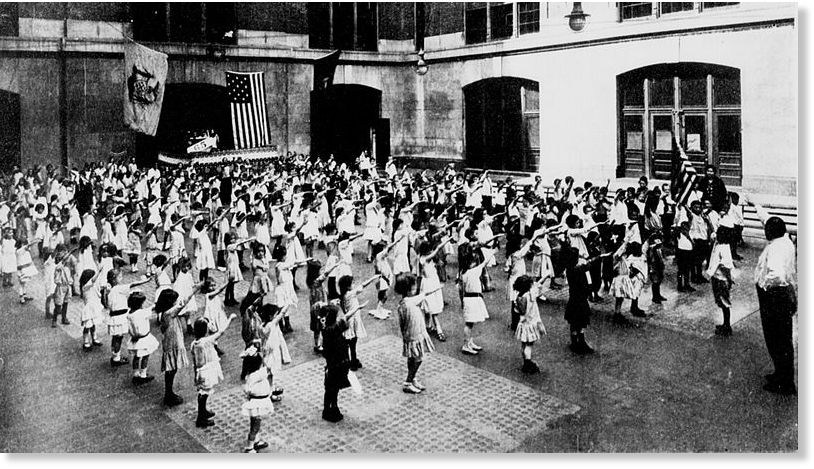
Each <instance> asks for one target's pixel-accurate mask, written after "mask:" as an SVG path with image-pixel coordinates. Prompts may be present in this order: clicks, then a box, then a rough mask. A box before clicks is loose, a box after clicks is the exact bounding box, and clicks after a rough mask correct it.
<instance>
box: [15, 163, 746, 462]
mask: <svg viewBox="0 0 814 469" xmlns="http://www.w3.org/2000/svg"><path fill="white" fill-rule="evenodd" d="M371 167H372V164H371V162H370V160H369V159H368V157H367V156H366V155H364V154H363V155H362V156H361V157H360V159H359V160H358V161H357V164H350V165H348V164H345V163H339V162H337V161H336V160H334V159H333V158H332V157H331V158H328V159H317V158H313V159H310V158H307V157H305V156H304V155H299V156H298V155H289V157H287V158H280V159H277V160H273V161H268V160H264V161H254V162H251V161H246V162H236V163H233V164H230V165H228V166H218V165H211V166H202V165H183V166H177V167H167V168H163V169H158V168H149V169H146V170H145V169H142V168H138V167H136V165H135V164H134V163H132V162H129V163H123V162H112V161H111V162H107V163H97V164H92V165H89V166H88V167H86V168H85V169H83V170H82V171H71V172H69V173H68V174H66V175H58V174H57V172H56V171H54V169H53V168H33V169H31V170H29V171H28V172H27V173H23V172H22V171H19V170H17V171H15V172H14V173H13V174H11V175H9V176H7V177H5V183H4V184H3V185H2V192H3V193H2V198H1V199H0V200H1V201H0V225H2V243H0V271H2V276H3V285H4V286H10V285H12V278H13V274H15V273H16V274H17V279H18V284H19V298H20V302H21V303H25V302H26V301H29V300H30V299H31V297H30V296H29V295H28V292H27V290H26V285H27V283H28V282H30V281H31V280H32V279H33V278H36V277H37V276H39V275H40V274H39V271H38V269H37V268H36V267H35V265H34V261H33V259H32V254H31V251H30V250H31V248H33V247H35V246H36V247H37V254H38V255H39V258H40V260H41V261H42V266H43V267H42V270H43V274H42V275H43V276H44V280H45V282H44V285H45V295H46V304H45V312H46V316H49V317H50V318H51V321H52V325H53V326H54V327H56V325H57V322H58V321H59V320H60V319H61V321H62V323H63V324H68V323H69V321H68V317H67V312H68V308H69V305H71V304H73V303H72V302H71V297H72V294H75V295H78V296H80V297H81V302H82V305H81V306H77V307H80V308H81V313H80V314H79V317H80V320H81V323H82V324H81V325H82V328H83V342H82V346H83V347H84V348H85V349H86V350H93V348H94V346H99V345H101V342H100V341H99V339H98V336H97V330H98V329H99V328H101V327H102V325H104V324H107V331H108V334H109V335H110V336H111V358H110V363H111V365H112V366H114V367H115V366H120V365H123V364H125V363H128V358H127V357H126V356H124V355H123V353H122V345H123V343H124V338H125V336H126V335H128V336H129V344H128V345H127V346H126V347H127V350H128V351H129V352H130V355H131V360H132V368H133V383H134V384H136V385H141V384H144V383H148V382H150V381H151V380H152V379H153V378H152V377H151V376H148V375H147V361H148V358H149V356H150V355H151V354H152V353H153V352H155V351H156V350H157V349H158V348H159V345H160V346H161V349H162V352H161V371H162V372H163V373H164V385H165V394H164V404H165V405H168V406H172V405H177V404H179V403H181V402H182V401H183V399H181V397H180V396H178V395H177V394H176V393H175V392H174V390H173V383H174V379H175V375H176V373H177V371H179V370H181V369H184V368H186V367H188V366H189V365H190V362H189V359H188V355H187V354H188V350H187V346H186V345H185V341H184V339H185V337H186V336H189V337H190V338H192V339H193V341H192V344H191V347H190V351H191V355H192V363H191V365H192V368H193V371H194V379H195V384H196V387H197V390H198V415H197V419H196V425H198V426H199V427H207V426H210V425H212V420H211V419H212V417H213V415H214V414H213V413H212V412H210V411H209V410H208V409H207V399H208V396H209V395H210V394H211V393H212V391H213V389H214V387H215V385H217V383H218V382H220V381H221V380H222V379H223V375H222V373H221V368H220V364H219V362H220V357H221V355H223V352H222V351H221V350H220V348H219V347H218V342H217V341H218V337H220V336H221V335H222V334H223V333H224V332H225V331H226V330H227V328H228V327H229V324H230V322H231V320H232V319H233V318H235V317H239V318H240V321H241V335H242V338H243V340H244V343H245V345H246V350H245V351H244V352H243V353H242V354H241V358H242V359H243V372H242V374H241V375H242V376H241V377H242V379H243V380H244V381H245V389H246V396H247V401H246V404H244V406H243V409H242V410H243V413H244V414H246V415H247V416H248V417H249V418H250V432H249V436H248V441H247V445H246V451H249V452H251V451H256V450H258V449H261V448H263V447H265V446H266V445H267V444H266V443H265V442H263V441H262V440H259V439H258V433H259V431H260V420H261V418H262V417H263V416H265V415H267V414H268V413H270V412H272V411H273V404H272V401H278V400H279V399H281V395H282V392H283V391H282V388H280V387H275V386H273V383H274V375H275V374H277V373H278V372H279V370H280V369H281V366H282V365H284V364H287V363H290V361H291V357H290V354H289V351H288V347H287V345H286V338H285V334H288V333H291V332H292V331H293V328H292V327H291V323H290V320H289V318H290V317H291V316H292V315H293V314H296V311H297V310H301V309H303V307H301V306H300V302H299V300H298V294H297V291H298V290H299V283H298V278H299V277H298V272H302V271H303V270H305V271H306V274H305V275H304V281H305V285H306V287H307V288H308V291H309V299H310V301H309V305H308V309H309V311H310V318H311V319H310V330H311V332H312V333H313V344H314V352H315V353H318V354H321V355H322V356H323V357H324V358H325V360H326V372H325V401H324V410H323V414H322V415H323V418H325V419H326V420H329V421H332V422H336V421H339V420H341V419H342V414H341V412H340V411H339V408H338V404H337V398H338V392H339V390H341V389H343V388H345V387H348V386H349V385H350V383H349V378H348V376H349V373H351V372H352V371H358V370H359V369H361V368H362V367H363V364H362V363H361V361H360V360H359V356H358V353H357V347H358V341H359V340H363V339H364V338H365V337H366V336H367V332H366V329H365V325H364V314H363V313H362V311H363V307H364V304H360V301H359V295H360V294H362V292H363V291H364V290H365V289H366V287H367V286H368V285H371V284H374V283H375V284H376V287H377V292H378V294H377V304H376V307H375V308H374V309H370V310H369V313H370V315H372V316H373V317H375V318H378V319H387V318H388V317H389V313H390V311H389V310H387V309H386V308H385V305H386V303H387V301H388V291H389V290H390V288H391V287H392V288H393V290H394V291H395V293H396V294H398V295H399V297H400V299H399V300H398V302H397V306H396V309H397V312H398V314H397V316H398V322H399V325H400V329H401V333H402V336H403V339H404V348H403V355H404V356H405V358H406V359H407V378H406V380H405V382H404V384H403V390H404V392H406V393H411V394H418V393H421V392H422V391H424V390H425V389H426V387H425V386H424V385H423V384H422V383H421V382H420V381H419V380H418V379H417V378H416V375H417V372H418V369H419V366H420V365H421V361H422V359H423V358H424V357H425V356H426V355H427V354H429V353H432V352H433V350H434V347H435V346H434V344H433V339H432V336H431V335H430V334H432V335H433V336H434V337H435V338H436V339H437V340H439V341H446V340H447V335H446V333H445V327H444V325H442V323H444V324H445V325H446V326H447V329H448V327H451V325H450V323H452V322H454V321H455V319H453V318H454V317H458V318H460V319H458V323H459V324H460V326H461V327H462V331H463V337H464V338H463V342H462V345H461V352H462V353H464V354H467V355H478V354H479V353H482V352H483V347H482V346H481V345H479V344H478V343H477V342H476V332H475V331H476V326H477V324H479V323H482V322H483V321H485V320H487V319H488V318H489V312H488V310H487V307H486V302H485V301H484V295H486V294H488V293H489V292H491V291H493V290H494V288H493V276H494V275H498V274H497V273H496V272H494V270H495V266H496V265H497V262H496V254H498V250H499V248H500V246H501V243H500V240H501V238H504V237H505V243H504V244H503V246H505V259H506V263H505V272H506V274H507V276H508V282H507V290H508V291H507V297H508V303H507V304H508V309H509V310H510V311H511V317H512V320H511V324H510V325H509V327H510V329H512V331H514V338H515V340H517V341H518V342H519V343H520V349H521V357H522V368H521V369H522V371H523V372H525V373H536V372H538V371H539V367H538V365H537V364H536V363H535V362H534V361H532V347H533V345H534V343H535V342H537V341H538V340H540V339H541V338H542V337H543V336H544V335H545V334H546V328H545V326H544V325H543V322H542V319H541V316H540V311H539V307H538V301H545V300H546V296H545V295H546V293H547V292H548V291H549V290H552V289H554V290H556V289H560V288H562V282H567V285H568V288H569V299H568V303H567V305H566V306H565V320H566V321H567V322H568V324H569V328H570V338H571V345H570V348H571V350H572V351H573V352H574V353H576V354H588V353H592V352H593V348H592V347H591V346H590V345H589V344H588V342H587V340H586V337H585V332H586V328H587V327H588V325H589V323H590V316H591V307H590V303H591V302H597V301H601V300H602V298H601V296H600V295H601V293H602V292H603V291H604V292H605V293H606V294H608V295H612V296H613V298H614V301H615V307H614V315H613V319H614V321H616V322H618V323H620V324H630V320H629V319H627V318H626V317H625V316H624V315H623V314H622V311H621V307H622V305H623V304H624V302H625V301H626V300H630V314H631V315H632V316H636V317H643V316H646V315H647V312H645V311H644V310H643V309H642V308H641V307H640V306H639V300H640V298H641V297H642V295H643V294H644V292H645V289H646V286H647V284H648V283H649V284H650V289H651V292H652V302H653V303H657V304H658V303H661V302H662V301H665V298H664V297H663V296H662V295H661V285H662V283H663V281H664V271H665V262H666V261H665V257H666V254H665V251H664V250H665V249H667V250H669V252H674V253H675V260H676V263H677V266H678V275H677V284H676V285H677V290H678V292H688V291H692V290H693V287H692V286H691V283H694V284H696V285H697V284H700V283H706V282H708V280H707V279H706V278H705V277H704V276H703V273H706V274H707V277H709V278H710V279H711V282H712V284H711V286H712V291H713V294H714V298H715V302H716V304H717V305H718V306H719V307H720V308H721V310H722V312H723V321H722V324H721V325H720V326H718V328H717V329H716V331H715V332H716V334H719V335H730V334H731V333H732V328H731V324H730V317H729V316H730V315H729V309H730V307H731V301H730V295H729V292H730V288H731V285H732V282H733V279H734V278H735V276H736V269H735V265H734V261H735V260H738V259H739V257H738V255H737V252H736V247H737V245H738V243H739V242H740V233H741V232H742V229H743V214H742V211H741V208H740V207H739V206H738V196H737V194H734V193H730V194H729V195H728V197H727V199H726V201H725V203H723V205H720V204H719V205H720V206H719V207H717V209H716V208H713V207H712V204H711V203H710V200H706V199H703V198H701V197H696V198H693V199H691V200H690V201H689V202H688V203H683V204H676V203H675V202H674V201H673V199H672V197H671V194H670V191H669V189H668V188H667V187H658V186H656V187H652V188H651V187H650V186H649V184H648V181H647V179H646V178H642V179H641V180H640V182H639V186H638V187H629V188H626V189H618V190H616V191H615V192H611V191H610V190H609V186H608V184H606V185H605V186H596V185H593V184H592V183H590V182H586V183H584V184H583V185H582V186H578V185H575V181H574V180H573V178H571V177H567V178H565V179H564V180H560V179H557V180H555V181H554V187H553V189H546V188H545V187H543V186H542V184H541V180H540V179H539V178H538V179H537V181H536V183H535V184H532V185H528V186H525V187H522V186H519V185H517V184H516V183H514V182H513V181H512V180H511V178H508V179H506V180H505V181H503V182H502V183H501V184H499V185H497V186H495V185H493V181H492V178H490V177H489V174H488V171H487V172H483V173H481V174H479V175H467V174H465V173H463V172H460V171H456V170H455V169H454V168H453V167H452V166H448V167H446V168H444V169H442V170H439V171H436V172H434V173H433V174H430V173H429V172H427V171H423V172H417V171H407V168H406V167H404V168H401V169H399V168H397V167H396V165H395V163H394V162H392V161H390V162H389V163H388V164H387V166H386V167H385V168H384V174H383V175H381V176H380V175H379V174H378V173H376V172H375V170H371V169H370V168H371ZM362 218H364V221H362ZM357 226H363V227H364V228H363V229H362V232H358V233H357ZM65 234H67V235H68V239H67V241H66V239H65V237H64V235H65ZM360 237H361V238H363V239H364V241H365V244H366V247H365V249H366V258H367V259H366V260H367V261H368V262H371V263H373V264H374V270H375V275H374V276H373V277H371V278H369V279H367V280H365V281H364V282H362V283H357V282H355V280H354V276H353V265H352V264H353V257H352V256H353V253H354V244H353V242H354V240H356V239H357V238H360ZM189 245H191V246H192V250H191V252H188V251H187V248H188V246H189ZM456 245H457V252H456V249H455V248H454V246H456ZM322 247H324V249H325V255H324V256H322V253H321V252H320V251H321V249H320V248H322ZM247 251H248V252H247ZM456 255H457V265H458V272H457V275H456V276H454V277H451V276H450V275H449V274H448V272H447V267H446V266H447V264H448V262H450V260H451V258H453V257H455V256H456ZM320 257H322V258H323V259H324V261H323V260H320V259H319V258H320ZM527 262H530V265H531V267H530V269H529V268H527ZM705 263H706V270H705V269H704V264H705ZM128 266H129V269H128ZM301 267H305V269H300V268H301ZM125 269H126V270H129V271H130V272H131V273H135V272H138V271H142V270H143V271H144V273H145V274H146V275H145V276H144V277H143V278H142V279H140V280H136V281H134V282H130V283H125V282H123V280H122V272H123V271H124V270H125ZM298 269H299V270H298ZM490 270H491V271H490ZM215 271H220V272H222V273H223V276H222V278H223V282H222V284H221V285H217V284H216V282H215V280H214V277H213V274H214V272H215ZM246 271H248V273H249V274H250V279H249V280H248V292H247V294H246V296H245V297H244V298H243V299H242V301H240V302H239V301H238V299H237V298H235V286H236V285H237V284H239V283H241V282H246V277H245V275H246V274H245V273H246ZM196 274H197V275H196ZM196 278H197V282H196V280H195V279H196ZM453 279H454V281H455V283H456V284H457V285H458V290H459V293H460V307H461V311H462V315H460V316H456V315H454V314H450V313H449V312H448V310H449V309H450V307H449V306H448V303H449V301H448V300H449V299H445V298H444V294H443V290H442V288H443V285H444V283H446V282H451V281H452V280H453ZM325 280H327V282H325ZM147 282H154V283H155V286H156V293H155V297H154V298H151V299H148V298H146V297H145V295H144V293H143V292H141V291H140V290H139V289H138V287H139V286H140V285H143V284H145V283H147ZM326 289H327V291H326ZM198 295H203V297H202V298H203V304H201V303H199V300H200V298H198V299H196V296H198ZM51 303H53V310H51V309H50V305H51ZM150 304H152V306H148V305H150ZM231 308H237V309H236V311H237V312H238V313H237V314H227V310H229V311H231ZM453 309H454V308H453ZM151 321H154V322H155V323H156V324H158V326H159V330H160V336H161V337H160V340H159V339H157V338H156V337H155V336H153V335H152V333H151V327H150V323H151Z"/></svg>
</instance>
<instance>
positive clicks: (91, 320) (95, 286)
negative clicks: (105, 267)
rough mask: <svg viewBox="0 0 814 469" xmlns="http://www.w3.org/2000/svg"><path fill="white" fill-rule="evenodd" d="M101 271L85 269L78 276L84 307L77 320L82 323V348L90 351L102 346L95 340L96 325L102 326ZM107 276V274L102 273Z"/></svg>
mask: <svg viewBox="0 0 814 469" xmlns="http://www.w3.org/2000/svg"><path fill="white" fill-rule="evenodd" d="M101 274H102V271H101V270H99V271H95V270H92V269H85V270H83V271H82V273H81V274H79V291H80V295H81V296H82V301H83V303H84V305H83V306H82V313H81V314H80V317H79V320H80V321H81V322H82V338H83V342H82V348H83V349H84V350H85V351H90V350H91V349H92V348H93V346H94V345H96V346H99V345H102V342H100V341H99V339H97V338H96V325H97V324H98V325H99V326H101V325H102V313H103V311H104V306H102V285H101V284H102V281H100V280H101V278H102V277H101ZM104 274H105V275H107V272H106V271H105V272H104Z"/></svg>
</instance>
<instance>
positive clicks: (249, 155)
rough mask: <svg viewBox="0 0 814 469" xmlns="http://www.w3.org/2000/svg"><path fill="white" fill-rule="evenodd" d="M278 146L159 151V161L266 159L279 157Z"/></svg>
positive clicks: (208, 162) (214, 162)
mask: <svg viewBox="0 0 814 469" xmlns="http://www.w3.org/2000/svg"><path fill="white" fill-rule="evenodd" d="M279 157H280V152H279V151H277V146H276V145H275V146H270V147H263V148H247V149H241V150H223V151H213V152H211V153H187V154H182V153H165V152H159V153H158V161H159V162H161V163H164V164H169V165H177V164H190V163H191V164H221V163H231V162H234V161H247V160H265V159H269V158H279Z"/></svg>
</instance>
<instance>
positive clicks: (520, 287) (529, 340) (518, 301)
mask: <svg viewBox="0 0 814 469" xmlns="http://www.w3.org/2000/svg"><path fill="white" fill-rule="evenodd" d="M512 287H513V288H514V290H515V291H516V292H517V297H516V298H515V300H514V301H512V315H513V316H514V315H516V316H517V317H518V323H517V330H516V331H515V334H514V337H515V338H516V339H517V340H518V341H520V345H521V347H522V354H523V367H522V368H521V370H522V371H523V373H528V374H533V373H539V372H540V368H539V367H538V366H537V364H536V363H534V362H533V361H532V360H531V350H532V347H533V346H534V342H536V341H537V340H538V339H539V338H540V336H541V334H545V333H546V330H545V326H544V325H543V321H542V319H540V310H539V309H538V307H537V298H536V295H534V292H533V291H532V290H533V280H532V279H531V277H529V276H528V275H521V276H520V277H518V278H517V280H515V281H514V283H513V284H512Z"/></svg>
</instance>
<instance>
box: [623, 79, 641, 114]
mask: <svg viewBox="0 0 814 469" xmlns="http://www.w3.org/2000/svg"><path fill="white" fill-rule="evenodd" d="M622 102H623V103H624V105H625V106H633V107H644V80H635V81H629V82H627V83H626V84H625V85H624V88H623V89H622Z"/></svg>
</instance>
